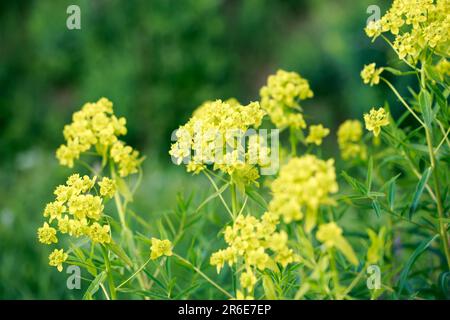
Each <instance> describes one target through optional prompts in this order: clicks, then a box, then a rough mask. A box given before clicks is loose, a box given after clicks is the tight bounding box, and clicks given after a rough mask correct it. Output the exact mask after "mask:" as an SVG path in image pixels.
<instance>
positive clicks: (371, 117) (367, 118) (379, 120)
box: [364, 108, 389, 137]
mask: <svg viewBox="0 0 450 320" xmlns="http://www.w3.org/2000/svg"><path fill="white" fill-rule="evenodd" d="M364 122H365V123H366V129H367V130H369V131H373V134H374V135H375V137H378V135H379V134H380V131H381V127H383V126H387V125H388V124H389V119H388V113H387V112H386V110H384V108H379V109H378V110H375V108H372V109H371V110H370V112H369V113H368V114H367V113H366V114H364Z"/></svg>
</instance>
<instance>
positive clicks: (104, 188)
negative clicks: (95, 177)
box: [98, 177, 116, 198]
mask: <svg viewBox="0 0 450 320" xmlns="http://www.w3.org/2000/svg"><path fill="white" fill-rule="evenodd" d="M98 185H99V186H100V194H101V195H102V196H103V197H109V198H112V197H114V193H115V192H116V182H115V181H114V180H112V179H110V178H108V177H104V178H103V179H102V181H100V182H98Z"/></svg>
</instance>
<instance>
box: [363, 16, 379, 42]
mask: <svg viewBox="0 0 450 320" xmlns="http://www.w3.org/2000/svg"><path fill="white" fill-rule="evenodd" d="M364 31H365V32H366V34H367V36H368V37H369V38H377V37H379V36H380V35H381V21H380V20H376V21H369V23H368V24H367V26H366V28H365V29H364Z"/></svg>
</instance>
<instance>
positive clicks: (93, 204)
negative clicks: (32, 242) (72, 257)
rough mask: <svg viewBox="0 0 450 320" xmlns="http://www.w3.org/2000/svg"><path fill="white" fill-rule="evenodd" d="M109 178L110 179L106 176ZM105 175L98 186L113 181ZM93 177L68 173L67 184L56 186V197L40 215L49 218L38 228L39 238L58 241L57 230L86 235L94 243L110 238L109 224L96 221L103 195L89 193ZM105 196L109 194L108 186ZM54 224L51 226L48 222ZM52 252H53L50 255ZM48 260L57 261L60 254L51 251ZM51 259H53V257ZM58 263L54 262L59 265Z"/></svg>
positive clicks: (47, 242) (48, 241)
mask: <svg viewBox="0 0 450 320" xmlns="http://www.w3.org/2000/svg"><path fill="white" fill-rule="evenodd" d="M109 180H110V179H109ZM109 180H107V178H104V179H103V180H102V181H101V182H100V183H98V184H99V185H100V188H102V185H103V188H105V184H106V185H108V184H111V183H112V184H114V183H113V182H111V181H112V180H111V181H109ZM95 183H96V177H94V178H92V179H91V178H89V177H88V176H83V177H80V175H79V174H74V175H72V176H70V177H69V178H68V179H67V181H66V184H64V185H60V186H58V187H57V188H56V189H55V192H54V194H55V196H56V199H55V201H53V202H50V203H48V204H47V206H46V207H45V210H44V213H43V216H44V217H46V218H48V222H44V225H43V226H42V227H40V228H39V229H38V239H39V242H41V243H44V244H52V243H58V237H57V233H58V232H59V233H61V234H68V235H70V236H73V237H76V238H78V237H80V236H87V237H89V238H90V239H91V240H92V241H93V242H95V243H109V242H111V235H110V227H109V225H107V224H106V225H101V224H100V223H99V222H100V220H101V218H102V216H103V208H104V206H103V199H102V198H101V197H100V196H96V195H92V194H90V191H91V190H92V189H93V188H94V185H95ZM107 191H108V192H106V193H105V194H104V196H112V194H111V189H108V190H107ZM52 223H53V224H54V227H53V226H51V224H52ZM52 255H53V256H52ZM52 255H51V256H50V260H51V261H53V262H54V261H59V260H58V259H61V257H64V256H63V255H62V254H56V253H55V252H53V253H52ZM52 259H53V260H52ZM59 265H60V264H57V266H59Z"/></svg>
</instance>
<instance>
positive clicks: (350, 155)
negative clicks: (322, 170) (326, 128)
mask: <svg viewBox="0 0 450 320" xmlns="http://www.w3.org/2000/svg"><path fill="white" fill-rule="evenodd" d="M362 134H363V128H362V124H361V122H360V121H358V120H346V121H344V122H343V123H342V124H341V125H340V126H339V129H338V132H337V136H338V145H339V149H340V151H341V157H342V159H344V160H349V159H354V158H359V159H363V160H364V159H366V157H367V148H366V146H365V145H364V144H363V143H362Z"/></svg>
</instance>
